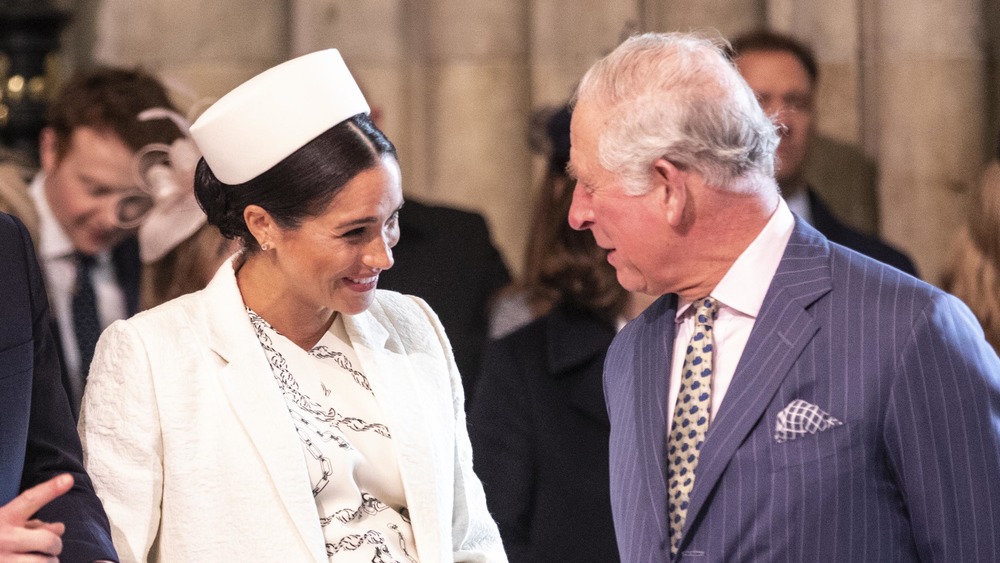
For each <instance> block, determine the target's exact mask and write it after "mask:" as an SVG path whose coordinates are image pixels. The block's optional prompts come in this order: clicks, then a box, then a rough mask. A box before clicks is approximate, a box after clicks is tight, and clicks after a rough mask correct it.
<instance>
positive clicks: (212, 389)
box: [80, 49, 506, 562]
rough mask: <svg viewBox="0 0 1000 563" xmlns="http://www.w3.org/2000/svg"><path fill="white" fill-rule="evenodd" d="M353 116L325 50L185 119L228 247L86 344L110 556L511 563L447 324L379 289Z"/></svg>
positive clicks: (386, 196)
mask: <svg viewBox="0 0 1000 563" xmlns="http://www.w3.org/2000/svg"><path fill="white" fill-rule="evenodd" d="M367 114H368V104H367V102H366V101H365V99H364V96H363V95H362V94H361V92H360V90H359V89H358V88H357V86H356V84H355V83H354V80H353V78H352V76H351V74H350V72H349V70H348V69H347V66H346V65H345V64H344V62H343V59H342V58H341V57H340V55H339V53H338V52H337V51H336V50H332V49H330V50H324V51H319V52H316V53H312V54H310V55H305V56H302V57H299V58H296V59H293V60H291V61H288V62H286V63H284V64H281V65H278V66H276V67H274V68H272V69H270V70H269V71H265V72H264V73H262V74H260V75H258V76H256V77H255V78H252V79H250V80H249V81H247V82H245V83H244V84H242V85H241V86H239V87H237V88H236V89H234V90H233V91H231V92H230V93H229V94H227V95H226V96H223V97H222V98H221V99H220V100H219V101H218V102H216V103H215V104H214V105H212V107H210V108H209V109H208V110H206V111H205V113H203V114H202V115H201V116H200V117H199V119H198V120H197V121H196V122H195V123H194V125H193V126H192V128H191V135H192V137H193V138H194V139H195V141H196V142H197V144H198V147H199V148H200V150H201V152H202V154H203V158H202V159H201V160H200V161H199V164H198V168H197V171H196V180H195V193H196V197H197V198H198V201H199V203H200V204H201V206H202V207H203V209H204V210H205V212H206V215H207V216H208V221H209V223H210V224H212V225H215V226H216V227H218V228H219V229H220V231H221V232H222V233H223V234H224V235H225V236H227V237H230V238H239V239H240V241H241V244H242V247H243V251H242V252H241V253H240V254H238V255H236V256H234V257H233V258H232V260H230V261H228V262H227V263H226V264H224V265H223V266H222V267H221V268H220V269H219V271H218V273H217V274H216V276H215V277H214V278H213V280H212V281H211V282H210V283H209V285H208V286H207V287H206V288H205V289H204V290H202V291H198V292H195V293H191V294H188V295H185V296H182V297H179V298H177V299H174V300H172V301H170V302H168V303H165V304H163V305H161V306H159V307H156V308H154V309H151V310H149V311H146V312H144V313H142V314H140V315H136V316H135V317H133V318H132V319H128V320H123V321H118V322H116V323H114V324H113V325H112V326H111V327H110V328H109V329H108V330H107V331H105V333H104V334H103V335H102V337H101V341H100V343H99V345H98V349H97V353H96V357H95V361H94V368H93V370H92V373H91V381H90V384H89V386H88V390H87V393H86V396H85V400H84V405H83V410H82V414H81V419H80V432H81V436H82V439H83V446H84V451H85V452H86V459H87V467H88V471H90V473H91V475H92V477H93V479H94V483H95V486H96V489H97V492H98V495H99V496H100V497H101V499H102V501H103V502H104V506H105V509H106V510H107V512H108V516H109V518H110V520H111V523H112V532H113V536H114V539H115V543H116V546H117V547H118V551H119V554H120V556H121V558H122V560H123V561H146V560H147V559H148V560H161V559H170V560H178V561H247V560H256V561H264V560H266V561H328V560H329V561H340V560H354V561H360V560H364V561H373V560H397V561H410V560H420V561H441V562H443V561H476V562H487V561H489V562H493V561H496V562H500V561H505V560H506V558H505V557H504V555H503V548H502V545H501V543H500V537H499V534H498V533H497V529H496V525H495V524H494V523H493V520H492V519H491V518H490V515H489V513H488V512H487V508H486V501H485V497H484V494H483V491H482V486H481V485H480V482H479V480H478V479H477V478H476V476H475V474H474V473H473V471H472V452H471V447H470V445H469V439H468V435H467V433H466V429H465V412H464V400H463V391H462V384H461V380H460V376H459V373H458V370H457V368H456V366H455V363H454V360H453V357H452V355H451V353H450V346H449V344H448V339H447V336H446V335H445V333H444V329H443V328H442V327H441V325H440V323H439V322H438V321H437V318H436V316H435V315H434V313H433V311H431V310H430V308H429V307H428V306H427V304H426V303H425V302H423V301H422V300H421V299H419V298H417V297H410V296H402V295H400V294H398V293H395V292H391V291H379V290H376V286H377V284H378V281H379V276H380V274H381V273H382V272H383V271H384V270H386V269H388V268H390V267H391V266H392V265H393V258H392V247H393V246H395V245H396V242H397V240H398V238H399V225H398V217H399V213H400V208H401V207H402V205H403V194H402V188H401V178H400V170H399V164H398V158H397V154H396V150H395V147H394V146H393V145H392V143H391V142H390V141H389V140H388V139H387V138H386V137H385V135H384V134H383V133H382V132H381V131H380V130H379V129H378V128H377V127H375V125H374V124H373V123H372V121H371V119H370V118H369V117H368V115H367ZM220 405H221V406H222V407H221V408H220Z"/></svg>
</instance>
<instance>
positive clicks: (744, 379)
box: [681, 219, 832, 549]
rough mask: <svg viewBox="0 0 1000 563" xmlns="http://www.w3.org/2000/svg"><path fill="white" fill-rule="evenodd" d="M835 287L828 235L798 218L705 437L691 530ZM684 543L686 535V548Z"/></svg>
mask: <svg viewBox="0 0 1000 563" xmlns="http://www.w3.org/2000/svg"><path fill="white" fill-rule="evenodd" d="M831 288H832V284H831V275H830V257H829V245H828V244H827V242H826V239H825V238H823V237H822V235H820V234H819V233H818V232H816V231H815V229H813V228H812V227H810V226H808V225H807V224H805V223H804V222H802V221H801V220H800V219H796V226H795V230H794V231H793V233H792V237H791V239H790V240H789V242H788V246H787V247H786V249H785V254H784V256H782V259H781V262H780V264H779V265H778V270H777V272H776V273H775V276H774V279H773V280H772V281H771V287H770V288H769V289H768V291H767V294H766V295H765V297H764V303H763V306H762V308H761V312H760V314H759V315H758V317H757V321H756V322H755V323H754V327H753V330H752V331H751V333H750V339H749V340H748V341H747V345H746V348H744V350H743V355H742V357H741V358H740V361H739V364H738V365H737V367H736V373H735V374H734V375H733V380H732V383H731V384H730V387H729V390H728V391H727V392H726V396H725V399H723V402H722V404H721V406H720V407H719V413H718V415H717V417H716V418H715V420H714V421H713V422H712V425H711V427H710V428H709V430H708V435H707V436H706V437H705V443H704V446H703V448H702V451H701V459H700V460H699V462H698V469H697V473H696V477H695V484H694V489H693V490H692V492H691V504H690V508H689V509H688V516H687V520H686V522H685V526H684V535H685V536H687V531H688V530H689V529H690V528H691V526H693V525H694V524H695V523H696V522H697V521H698V520H699V515H700V513H701V512H702V511H703V509H704V508H705V501H706V499H708V497H709V495H710V494H711V492H712V490H713V489H714V488H715V486H716V484H717V483H718V481H719V479H720V478H721V477H722V474H723V472H724V471H725V469H726V467H727V466H728V465H729V462H730V460H731V459H732V457H733V455H734V454H735V452H736V450H737V448H739V446H740V444H742V443H743V441H744V440H745V439H746V437H747V435H748V434H750V432H751V431H752V430H753V429H754V428H755V427H756V426H757V424H759V423H760V421H761V418H762V417H763V415H764V412H765V410H767V407H768V405H769V404H770V402H771V401H772V399H773V398H774V396H775V394H776V393H777V391H778V388H779V386H780V385H781V382H782V381H783V380H784V379H785V377H786V376H787V375H788V373H789V372H790V371H791V369H792V366H793V365H794V363H795V360H796V359H797V358H798V357H799V355H800V354H801V353H802V351H803V350H804V349H805V347H806V345H808V343H809V342H810V341H811V340H812V339H813V338H814V337H815V335H816V332H817V331H818V330H819V324H818V323H817V322H816V320H815V319H814V318H813V315H812V313H811V312H810V310H809V309H810V307H811V306H812V304H813V303H815V302H816V301H817V300H818V299H820V298H821V297H822V296H824V295H826V294H827V293H829V291H830V289H831ZM768 423H769V422H768ZM685 539H687V538H685ZM684 546H685V543H684V541H683V540H682V543H681V549H684Z"/></svg>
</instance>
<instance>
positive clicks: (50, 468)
mask: <svg viewBox="0 0 1000 563" xmlns="http://www.w3.org/2000/svg"><path fill="white" fill-rule="evenodd" d="M0 265H2V267H0V287H2V288H3V291H0V561H8V560H18V559H17V557H18V556H19V555H20V556H26V554H29V553H32V552H34V553H37V554H45V555H47V556H51V557H56V556H59V557H60V559H61V560H62V561H68V562H74V561H76V562H79V561H96V560H116V559H117V555H116V554H115V550H114V547H113V546H112V544H111V533H110V530H109V527H108V519H107V517H106V516H105V515H104V510H103V509H102V508H101V502H100V501H99V500H98V498H97V496H96V495H95V494H94V489H93V486H92V485H91V483H90V479H89V477H88V476H87V474H86V473H85V472H84V469H83V463H82V459H81V458H82V453H81V451H80V439H79V438H78V436H77V433H76V425H75V424H74V422H73V417H72V416H71V414H70V410H69V402H68V401H67V400H66V393H65V391H64V390H63V387H62V385H61V384H60V368H59V358H58V355H57V353H56V349H55V342H54V340H53V338H52V334H51V332H50V330H49V319H48V303H47V301H46V297H45V288H44V286H43V283H42V276H41V272H40V270H39V268H38V263H37V262H36V260H35V254H34V250H33V249H32V246H31V240H30V237H29V236H28V234H27V231H26V229H25V228H24V225H23V224H21V223H20V222H19V221H18V220H16V219H14V218H13V217H11V216H10V215H6V214H3V213H0ZM66 474H68V475H66ZM43 521H46V522H56V521H58V522H61V523H46V522H43Z"/></svg>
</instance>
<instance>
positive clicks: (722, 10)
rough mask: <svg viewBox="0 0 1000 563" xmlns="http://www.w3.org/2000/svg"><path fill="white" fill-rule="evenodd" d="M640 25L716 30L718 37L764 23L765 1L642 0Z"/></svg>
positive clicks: (664, 28) (654, 27)
mask: <svg viewBox="0 0 1000 563" xmlns="http://www.w3.org/2000/svg"><path fill="white" fill-rule="evenodd" d="M641 4H642V5H643V7H642V10H643V15H644V22H643V24H644V25H645V26H646V27H647V28H649V29H653V30H657V31H705V32H713V31H718V32H719V34H720V35H721V36H722V37H731V36H733V35H736V34H737V33H740V32H743V31H746V30H748V29H752V28H754V27H756V26H759V25H761V24H763V23H764V21H765V16H766V13H767V10H766V1H765V0H646V1H644V2H641Z"/></svg>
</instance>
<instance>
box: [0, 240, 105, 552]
mask: <svg viewBox="0 0 1000 563" xmlns="http://www.w3.org/2000/svg"><path fill="white" fill-rule="evenodd" d="M18 228H19V229H20V231H21V239H22V241H23V243H24V251H25V255H26V256H27V261H28V277H29V288H30V292H31V311H32V316H33V318H32V333H33V334H32V338H33V340H34V347H35V349H34V358H35V359H34V377H33V380H32V388H31V415H30V421H29V423H28V440H27V448H26V455H25V465H24V473H23V477H22V480H21V490H24V489H27V488H29V487H32V486H34V485H37V484H38V483H41V482H43V481H46V480H48V479H50V478H52V477H54V476H56V475H59V474H61V473H70V474H72V475H73V479H74V485H73V488H72V489H71V490H70V491H69V492H67V493H66V494H65V495H63V496H61V497H59V498H57V499H55V500H53V501H52V502H50V503H49V504H48V505H46V506H45V507H43V508H42V509H41V510H40V511H39V512H38V514H37V515H36V517H37V518H39V519H41V520H44V521H48V522H63V523H64V524H65V525H66V532H65V533H64V534H63V552H62V555H61V556H60V559H61V560H62V561H64V562H70V563H72V562H75V561H94V560H99V559H105V560H112V561H114V560H117V559H118V557H117V555H116V554H115V549H114V546H113V545H112V542H111V533H110V530H109V529H108V518H107V516H105V514H104V510H103V508H102V507H101V502H100V501H99V500H98V498H97V495H95V494H94V487H93V485H92V483H91V481H90V478H89V477H88V476H87V473H86V472H85V471H84V468H83V459H82V453H81V450H80V439H79V436H78V435H77V433H76V428H75V427H74V422H73V416H72V414H70V408H69V399H68V398H67V397H66V392H65V389H64V388H63V386H62V383H61V377H62V375H61V374H62V368H61V366H60V364H59V354H58V352H57V350H56V347H55V340H54V339H53V336H52V332H51V329H50V322H49V313H48V300H47V297H46V295H45V287H44V283H43V281H42V274H41V270H40V268H39V267H38V262H37V261H36V259H35V254H34V251H33V249H32V245H31V240H30V238H29V237H28V235H27V232H26V231H25V229H24V226H23V225H22V224H20V222H18Z"/></svg>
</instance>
